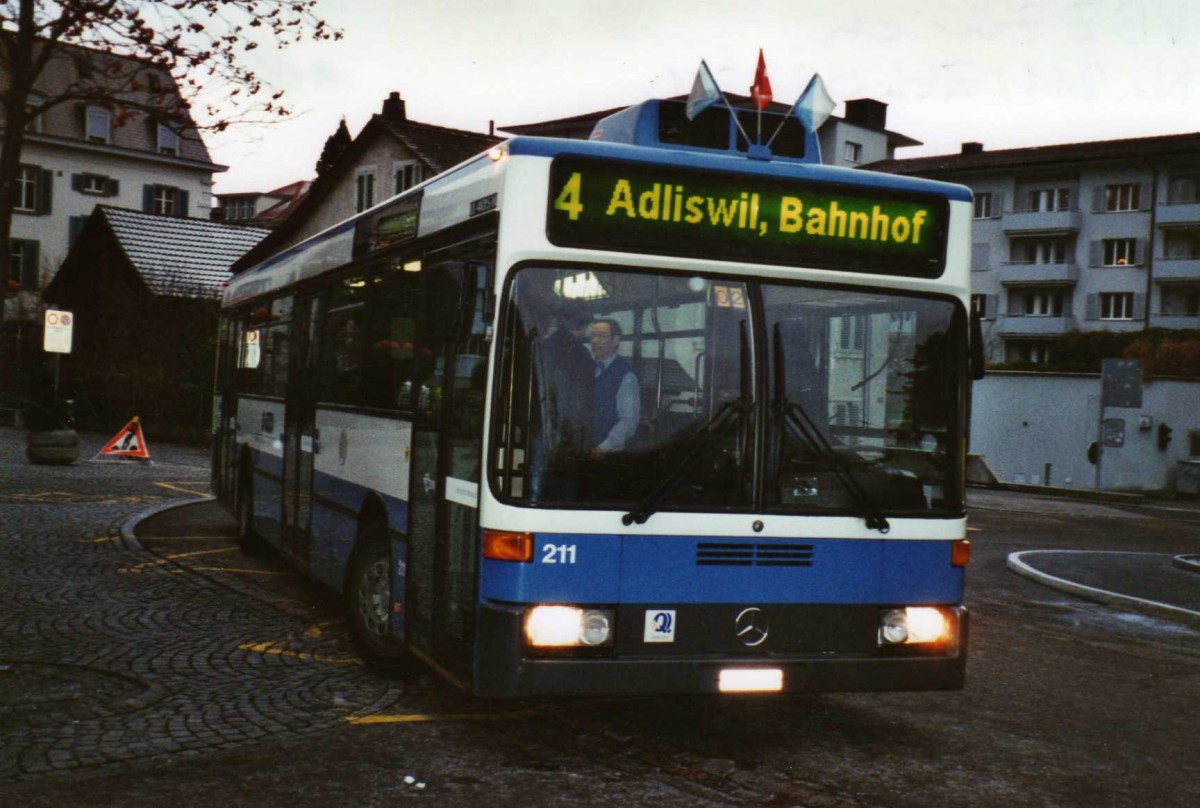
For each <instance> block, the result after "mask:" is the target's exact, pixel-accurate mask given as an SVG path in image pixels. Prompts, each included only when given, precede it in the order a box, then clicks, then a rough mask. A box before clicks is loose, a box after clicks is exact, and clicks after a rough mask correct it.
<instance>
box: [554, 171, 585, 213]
mask: <svg viewBox="0 0 1200 808" xmlns="http://www.w3.org/2000/svg"><path fill="white" fill-rule="evenodd" d="M582 195H583V176H582V175H581V174H580V173H579V172H578V171H576V172H575V173H573V174H572V175H571V178H570V179H569V180H567V183H566V185H564V186H563V187H562V191H560V192H559V194H558V199H555V200H554V209H555V210H562V211H566V213H567V218H569V219H570V220H571V221H575V220H577V219H578V218H579V214H581V213H583V202H582V201H580V198H581V197H582Z"/></svg>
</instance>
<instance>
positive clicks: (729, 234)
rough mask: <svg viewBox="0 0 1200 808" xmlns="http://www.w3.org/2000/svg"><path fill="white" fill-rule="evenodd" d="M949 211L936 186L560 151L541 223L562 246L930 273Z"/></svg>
mask: <svg viewBox="0 0 1200 808" xmlns="http://www.w3.org/2000/svg"><path fill="white" fill-rule="evenodd" d="M948 212H949V208H948V205H947V202H946V200H945V199H944V198H942V197H939V196H936V195H925V194H901V193H898V192H893V191H890V190H888V189H870V188H862V187H859V186H852V185H843V184H833V183H815V182H805V181H800V180H785V179H780V178H775V177H762V176H754V175H744V174H743V175H730V174H715V173H711V172H701V171H695V170H689V169H680V168H675V167H664V166H658V165H648V164H641V163H624V162H609V161H603V160H595V159H588V158H579V157H559V158H556V159H555V161H554V163H553V165H552V166H551V169H550V198H549V214H548V222H547V235H548V237H549V239H550V241H551V242H552V243H553V244H556V245H558V246H574V247H588V248H592V249H598V250H618V251H627V252H649V253H659V254H666V255H684V256H695V257H703V258H720V259H726V260H736V261H752V262H756V263H779V264H789V265H793V266H807V267H819V268H823V269H842V270H849V271H852V272H873V273H879V274H885V275H906V276H912V277H921V278H935V277H938V276H939V275H941V273H942V269H943V266H944V259H945V250H946V225H947V220H948Z"/></svg>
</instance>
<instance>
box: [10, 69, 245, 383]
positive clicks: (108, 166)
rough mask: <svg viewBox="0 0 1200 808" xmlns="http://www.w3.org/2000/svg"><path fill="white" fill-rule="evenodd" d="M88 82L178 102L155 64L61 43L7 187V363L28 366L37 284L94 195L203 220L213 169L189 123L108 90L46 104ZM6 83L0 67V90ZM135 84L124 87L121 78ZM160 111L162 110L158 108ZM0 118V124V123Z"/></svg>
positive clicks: (34, 341)
mask: <svg viewBox="0 0 1200 808" xmlns="http://www.w3.org/2000/svg"><path fill="white" fill-rule="evenodd" d="M89 82H90V83H92V84H95V85H98V86H107V85H108V84H111V83H115V84H116V86H118V87H124V88H125V89H122V90H120V91H119V92H118V91H116V90H114V92H118V95H119V97H120V98H128V99H129V102H130V103H131V104H134V103H136V104H140V105H142V106H143V107H145V106H149V105H151V103H153V105H155V106H161V107H163V108H164V109H175V108H179V105H180V94H179V89H178V87H177V85H176V84H175V81H174V79H173V78H172V77H171V75H170V74H169V73H168V72H166V71H165V70H163V69H162V68H161V67H158V66H156V65H153V64H150V63H148V62H142V61H138V60H136V59H131V58H126V57H119V56H114V55H111V54H106V53H101V52H97V51H92V50H89V49H86V48H78V47H64V48H63V50H61V51H59V52H58V53H57V54H56V55H55V57H54V58H53V59H52V60H51V62H50V64H49V65H48V66H47V67H46V70H45V71H44V72H43V74H42V76H41V79H40V80H39V83H38V84H37V85H36V86H35V89H34V92H32V93H31V94H30V96H29V98H28V103H29V106H30V108H31V110H34V111H39V110H40V112H37V114H35V115H34V117H33V119H32V120H31V121H30V122H29V125H28V126H27V128H26V132H25V141H24V146H23V148H22V150H21V169H20V175H19V176H18V179H17V187H16V190H15V194H14V202H15V209H14V212H13V221H12V255H11V256H10V258H9V260H10V261H11V263H10V268H9V275H8V277H9V278H10V280H11V283H10V285H9V289H8V291H9V294H8V295H7V300H6V301H5V316H4V333H2V334H0V338H2V339H6V340H8V342H9V355H10V356H11V357H14V358H15V359H14V364H13V365H11V366H10V369H15V370H16V371H17V372H20V371H21V370H22V369H25V368H28V367H29V366H30V364H31V363H32V362H34V361H35V360H36V359H37V358H38V357H39V356H40V353H41V337H40V334H41V312H42V310H43V309H44V307H45V304H44V303H43V301H42V297H41V292H42V290H43V289H45V288H46V286H47V285H48V284H49V283H50V281H51V280H52V279H53V277H54V275H55V273H56V272H57V271H58V268H59V266H60V265H61V263H62V261H63V260H64V259H65V258H66V257H67V253H68V252H69V250H70V246H71V243H72V241H73V240H74V238H75V237H76V236H77V235H78V234H79V231H80V230H81V228H82V227H83V223H84V221H86V220H87V218H88V216H90V215H91V213H92V211H93V210H94V209H95V208H96V206H97V205H98V204H102V205H107V206H111V207H123V208H130V209H133V210H137V211H142V212H145V213H151V214H157V215H161V216H174V217H200V218H204V219H207V218H208V216H209V212H210V209H211V207H212V185H213V173H214V172H218V171H224V170H225V167H224V166H220V165H217V164H215V163H214V162H213V161H212V159H211V157H210V156H209V153H208V149H207V148H206V147H205V145H204V141H203V139H202V138H201V136H200V134H199V132H197V131H196V129H195V128H194V127H193V126H192V125H191V123H190V121H189V120H188V119H186V118H184V117H180V115H179V114H175V115H174V116H170V115H168V116H167V117H162V118H156V117H155V116H153V115H150V114H147V113H146V112H144V111H140V110H141V107H138V108H131V107H123V106H121V104H120V103H119V102H116V103H114V102H113V101H112V100H111V99H106V100H97V101H95V102H87V101H82V100H79V101H74V100H73V101H69V102H67V103H59V104H49V103H47V99H55V98H62V97H73V95H74V94H75V93H78V92H80V90H79V88H81V87H84V88H86V87H87V86H89ZM6 85H7V77H6V74H5V73H4V72H3V71H2V70H0V90H4V89H5V88H6ZM131 86H134V87H140V88H142V89H140V90H130V89H128V87H131ZM164 114H165V113H164ZM4 125H5V123H4V121H3V119H2V118H0V133H2V132H3V130H4Z"/></svg>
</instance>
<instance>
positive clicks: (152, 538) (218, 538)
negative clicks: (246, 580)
mask: <svg viewBox="0 0 1200 808" xmlns="http://www.w3.org/2000/svg"><path fill="white" fill-rule="evenodd" d="M138 538H139V539H141V540H142V541H200V540H202V539H209V540H211V541H229V539H231V538H232V537H231V536H138ZM97 541H99V539H97Z"/></svg>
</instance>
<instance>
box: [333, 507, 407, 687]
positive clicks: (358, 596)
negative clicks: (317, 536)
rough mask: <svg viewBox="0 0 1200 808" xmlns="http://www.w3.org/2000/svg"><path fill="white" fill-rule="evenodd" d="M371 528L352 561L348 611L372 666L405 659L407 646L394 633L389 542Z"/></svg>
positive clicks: (353, 631) (355, 637)
mask: <svg viewBox="0 0 1200 808" xmlns="http://www.w3.org/2000/svg"><path fill="white" fill-rule="evenodd" d="M381 532H382V531H381V530H378V529H376V530H370V531H369V533H368V534H367V535H364V536H363V537H362V538H361V539H360V541H362V542H364V544H363V546H362V547H361V549H359V550H358V551H357V552H355V554H354V557H353V558H352V559H351V562H350V576H349V580H348V581H347V586H346V612H347V619H348V620H349V623H350V636H351V638H352V639H353V640H354V647H355V649H356V650H357V651H358V653H359V655H360V656H361V657H362V658H363V659H365V660H366V661H367V662H369V663H371V664H373V665H380V664H395V663H398V662H400V661H402V660H404V659H405V657H406V655H405V652H404V646H403V644H402V643H401V642H400V640H399V639H397V637H396V636H395V635H394V634H392V633H391V620H390V617H391V607H392V576H391V574H392V554H391V552H390V551H389V550H388V546H387V543H386V542H385V540H384V539H383V538H381V537H380V536H378V535H372V534H376V533H381Z"/></svg>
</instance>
